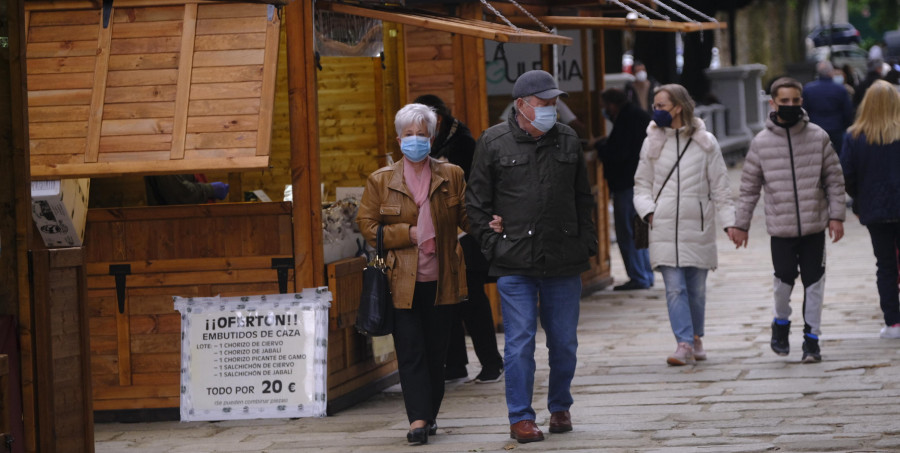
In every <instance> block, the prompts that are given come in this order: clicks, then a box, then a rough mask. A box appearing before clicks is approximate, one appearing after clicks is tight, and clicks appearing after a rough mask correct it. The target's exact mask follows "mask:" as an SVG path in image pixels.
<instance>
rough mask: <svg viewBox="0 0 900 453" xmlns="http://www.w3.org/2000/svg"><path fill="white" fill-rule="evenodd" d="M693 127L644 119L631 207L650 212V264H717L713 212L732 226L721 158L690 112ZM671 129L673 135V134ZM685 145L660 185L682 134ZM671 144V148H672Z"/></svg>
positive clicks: (644, 213) (724, 225) (643, 214)
mask: <svg viewBox="0 0 900 453" xmlns="http://www.w3.org/2000/svg"><path fill="white" fill-rule="evenodd" d="M694 126H695V128H696V129H695V131H694V134H693V136H692V137H688V136H687V135H686V128H681V129H678V130H677V131H676V130H675V129H671V128H660V127H657V126H656V123H654V122H652V121H651V122H650V126H649V127H648V128H647V138H646V140H644V145H643V147H642V148H641V160H640V163H639V164H638V168H637V172H636V173H635V175H634V208H635V210H636V211H637V213H638V215H639V216H641V218H642V219H645V218H646V217H647V215H648V214H651V213H653V223H652V227H651V228H650V264H651V265H652V266H653V267H654V268H656V267H658V266H673V267H699V268H702V269H715V268H716V266H717V265H718V253H717V252H718V251H717V249H716V234H717V232H718V231H722V230H720V229H719V228H716V221H715V217H714V214H718V225H719V227H720V228H728V227H731V226H734V201H733V199H732V194H731V186H730V185H729V183H728V172H727V169H726V168H725V160H724V159H723V158H722V151H721V149H720V148H719V143H718V142H717V141H716V138H715V137H714V136H713V135H712V134H711V133H709V132H707V131H706V126H705V125H704V124H703V121H701V120H700V119H697V118H694ZM676 132H677V135H676ZM689 138H692V140H691V144H690V146H688V147H687V151H686V152H685V153H684V156H683V157H682V158H681V162H680V163H679V164H678V168H677V169H676V170H675V172H674V173H672V176H671V177H670V178H669V181H668V182H667V183H666V185H665V186H664V187H662V194H661V195H660V196H659V200H658V201H657V202H656V203H654V202H653V200H654V198H656V194H657V193H658V192H659V191H660V187H661V186H662V184H663V181H665V180H666V175H668V174H669V171H670V170H671V169H672V168H673V167H674V166H675V162H676V161H677V160H678V154H679V153H681V151H682V150H684V148H685V145H687V143H688V139H689ZM676 147H677V149H676Z"/></svg>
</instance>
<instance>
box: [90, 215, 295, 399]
mask: <svg viewBox="0 0 900 453" xmlns="http://www.w3.org/2000/svg"><path fill="white" fill-rule="evenodd" d="M85 234H86V238H85V243H86V244H87V246H86V247H85V250H86V263H87V274H88V303H87V306H88V310H89V318H90V342H91V343H90V345H91V366H92V372H93V376H92V378H93V386H94V391H93V396H94V409H95V410H118V409H142V408H161V407H178V406H179V392H178V389H179V384H180V372H179V370H180V360H181V355H180V354H181V352H180V351H181V341H180V332H181V319H180V316H179V314H178V312H177V311H175V309H174V308H173V304H172V296H176V295H178V296H185V297H190V296H197V297H206V296H215V295H217V294H219V295H222V296H241V295H247V294H272V293H277V292H278V279H277V275H276V271H275V270H274V269H272V268H271V260H272V258H289V257H292V256H293V241H292V224H291V206H290V204H289V203H252V204H240V205H233V204H232V205H228V204H223V205H197V206H169V207H155V208H126V209H109V210H91V211H90V213H89V215H88V228H87V230H86V233H85ZM111 264H128V265H130V266H131V272H132V274H131V275H128V276H127V277H126V288H127V294H126V300H125V311H124V313H119V310H118V301H117V298H116V284H115V279H114V277H113V276H111V275H110V274H109V271H110V268H109V266H110V265H111ZM293 282H294V276H293V271H290V272H289V273H288V291H293V290H294V286H293Z"/></svg>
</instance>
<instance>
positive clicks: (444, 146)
mask: <svg viewBox="0 0 900 453" xmlns="http://www.w3.org/2000/svg"><path fill="white" fill-rule="evenodd" d="M415 102H416V103H418V104H424V105H427V106H429V107H431V108H432V109H434V111H435V113H437V120H438V123H437V137H435V139H434V143H433V144H432V145H431V157H433V158H435V159H446V160H448V161H449V162H450V163H451V164H456V165H458V166H460V167H461V168H462V169H463V172H465V175H466V178H467V179H468V177H469V170H470V169H471V167H472V157H473V156H474V155H475V139H474V138H472V133H471V132H469V128H468V127H466V125H465V124H463V123H462V122H461V121H459V120H458V119H456V118H454V117H453V115H452V114H451V113H450V109H449V108H447V105H446V104H444V101H443V100H442V99H441V98H439V97H437V96H435V95H433V94H425V95H422V96H419V97H417V98H416V100H415ZM459 244H460V246H461V247H462V250H463V256H464V257H465V260H466V287H467V289H468V291H469V295H468V297H467V298H465V299H463V301H462V302H461V303H460V308H459V317H460V318H461V319H459V320H456V321H454V322H453V327H452V329H451V330H450V346H449V348H448V350H447V360H446V366H445V369H444V379H446V380H457V379H463V378H466V377H467V376H468V371H466V364H467V363H469V358H468V354H467V353H466V336H465V333H466V332H468V333H469V336H471V337H472V346H473V348H474V349H475V356H477V357H478V361H479V362H480V363H481V372H480V373H478V375H477V376H476V377H475V379H474V381H475V383H476V384H486V383H491V382H499V381H500V378H501V376H503V357H502V356H501V355H500V352H499V350H498V349H497V333H496V331H495V330H494V318H493V315H492V313H491V303H490V301H489V300H488V297H487V294H485V292H484V285H485V283H487V282H488V263H487V260H486V259H485V258H484V255H483V254H482V253H481V248H480V247H479V246H478V242H477V241H476V240H475V238H473V237H472V236H471V235H469V234H463V235H462V236H461V237H460V238H459ZM463 325H465V330H464V329H463Z"/></svg>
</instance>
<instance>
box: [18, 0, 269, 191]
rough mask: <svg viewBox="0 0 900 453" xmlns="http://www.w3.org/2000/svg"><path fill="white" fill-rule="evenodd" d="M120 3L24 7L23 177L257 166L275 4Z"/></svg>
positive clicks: (262, 150)
mask: <svg viewBox="0 0 900 453" xmlns="http://www.w3.org/2000/svg"><path fill="white" fill-rule="evenodd" d="M98 3H99V2H98ZM129 4H135V5H138V4H139V3H135V2H128V1H127V0H126V1H117V2H115V3H114V6H113V8H112V11H111V14H110V17H109V23H108V25H107V26H105V27H104V23H103V22H104V21H103V12H102V11H101V10H99V9H72V10H43V9H42V10H31V11H28V12H27V19H26V21H27V24H28V27H27V42H28V45H27V46H28V47H27V50H26V56H27V72H28V117H29V129H30V131H29V133H30V144H31V174H32V177H34V178H38V179H40V178H59V177H86V176H87V177H89V176H109V175H117V174H130V173H137V174H152V173H193V172H195V171H198V170H240V169H250V168H265V167H266V166H267V165H268V155H269V143H270V139H271V131H272V104H273V102H274V96H275V72H276V71H275V69H276V63H277V57H278V39H279V26H280V21H279V17H278V14H277V11H276V9H275V8H274V7H273V6H271V5H265V4H249V3H247V4H245V3H238V4H235V3H230V4H215V3H210V4H204V3H199V4H198V3H196V2H195V3H186V4H184V3H182V4H174V5H173V4H163V5H159V6H150V7H142V6H128V5H129ZM143 4H144V5H146V4H147V3H146V2H144V3H143Z"/></svg>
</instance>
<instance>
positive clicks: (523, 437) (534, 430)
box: [509, 420, 544, 444]
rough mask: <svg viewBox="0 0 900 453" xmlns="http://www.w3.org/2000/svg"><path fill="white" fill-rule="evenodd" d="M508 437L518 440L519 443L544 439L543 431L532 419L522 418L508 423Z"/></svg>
mask: <svg viewBox="0 0 900 453" xmlns="http://www.w3.org/2000/svg"><path fill="white" fill-rule="evenodd" d="M509 437H511V438H513V439H515V440H517V441H519V443H520V444H527V443H528V442H538V441H541V440H544V433H542V432H541V429H540V428H538V427H537V425H536V424H534V420H522V421H520V422H516V423H513V424H512V425H509Z"/></svg>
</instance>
